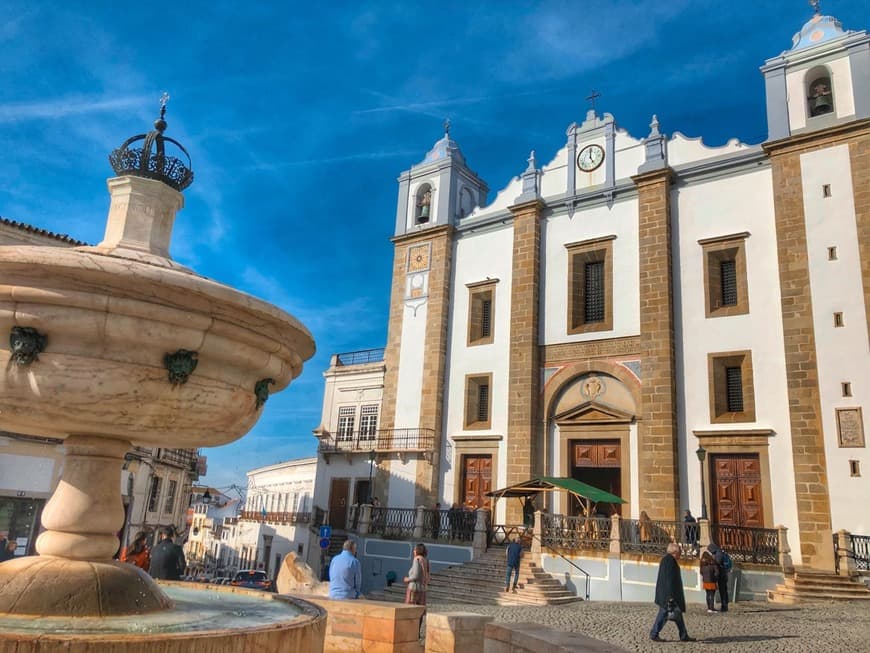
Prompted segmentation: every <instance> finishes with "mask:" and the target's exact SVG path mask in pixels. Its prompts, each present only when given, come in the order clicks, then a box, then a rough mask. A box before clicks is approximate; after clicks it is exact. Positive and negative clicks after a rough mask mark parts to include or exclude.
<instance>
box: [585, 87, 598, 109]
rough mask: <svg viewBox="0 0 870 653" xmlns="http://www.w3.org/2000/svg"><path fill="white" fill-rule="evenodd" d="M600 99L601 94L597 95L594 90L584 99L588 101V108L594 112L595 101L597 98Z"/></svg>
mask: <svg viewBox="0 0 870 653" xmlns="http://www.w3.org/2000/svg"><path fill="white" fill-rule="evenodd" d="M600 97H601V93H599V92H598V91H596V90H595V89H594V88H593V89H592V93H590V94H589V95H588V96H587V97H586V99H587V100H588V101H589V104H590V106H591V107H592V110H593V111H595V100H596V99H597V98H600Z"/></svg>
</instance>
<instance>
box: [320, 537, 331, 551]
mask: <svg viewBox="0 0 870 653" xmlns="http://www.w3.org/2000/svg"><path fill="white" fill-rule="evenodd" d="M320 548H321V549H328V548H329V538H328V537H321V538H320Z"/></svg>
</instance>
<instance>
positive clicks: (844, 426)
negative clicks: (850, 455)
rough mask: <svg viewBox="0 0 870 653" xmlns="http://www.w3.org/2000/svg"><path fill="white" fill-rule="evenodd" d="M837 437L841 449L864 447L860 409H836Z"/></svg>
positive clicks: (862, 420) (862, 421)
mask: <svg viewBox="0 0 870 653" xmlns="http://www.w3.org/2000/svg"><path fill="white" fill-rule="evenodd" d="M837 435H838V437H839V441H840V446H841V447H863V446H864V419H863V417H862V415H861V409H860V408H838V409H837Z"/></svg>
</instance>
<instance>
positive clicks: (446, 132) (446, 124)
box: [444, 118, 450, 136]
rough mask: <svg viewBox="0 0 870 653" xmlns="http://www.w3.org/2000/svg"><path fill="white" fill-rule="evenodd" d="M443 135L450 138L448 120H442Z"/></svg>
mask: <svg viewBox="0 0 870 653" xmlns="http://www.w3.org/2000/svg"><path fill="white" fill-rule="evenodd" d="M444 135H445V136H450V118H445V119H444Z"/></svg>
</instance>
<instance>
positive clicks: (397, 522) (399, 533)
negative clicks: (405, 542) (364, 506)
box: [369, 508, 417, 540]
mask: <svg viewBox="0 0 870 653" xmlns="http://www.w3.org/2000/svg"><path fill="white" fill-rule="evenodd" d="M416 521H417V509H416V508H372V522H371V524H370V525H369V533H371V534H372V535H380V536H381V537H385V538H389V539H397V540H398V539H403V538H411V537H413V536H414V525H415V523H416Z"/></svg>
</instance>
